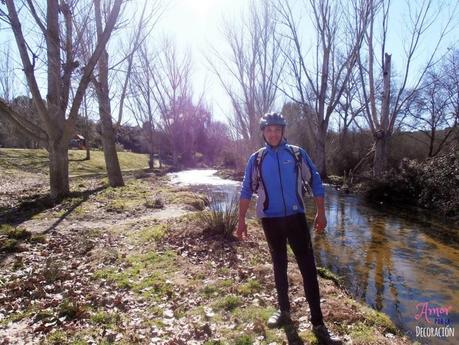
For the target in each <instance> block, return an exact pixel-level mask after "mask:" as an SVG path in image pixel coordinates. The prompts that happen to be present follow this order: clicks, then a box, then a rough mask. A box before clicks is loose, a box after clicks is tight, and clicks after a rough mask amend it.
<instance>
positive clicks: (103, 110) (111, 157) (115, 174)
mask: <svg viewBox="0 0 459 345" xmlns="http://www.w3.org/2000/svg"><path fill="white" fill-rule="evenodd" d="M101 78H102V77H101ZM96 89H98V90H97V98H98V101H99V115H100V122H101V127H102V146H103V148H104V158H105V166H106V168H107V175H108V181H109V184H110V186H111V187H119V186H124V181H123V176H122V175H121V169H120V163H119V161H118V154H117V153H116V144H115V131H114V130H113V123H112V116H111V110H110V99H109V97H108V90H107V92H104V91H102V90H100V89H99V88H96Z"/></svg>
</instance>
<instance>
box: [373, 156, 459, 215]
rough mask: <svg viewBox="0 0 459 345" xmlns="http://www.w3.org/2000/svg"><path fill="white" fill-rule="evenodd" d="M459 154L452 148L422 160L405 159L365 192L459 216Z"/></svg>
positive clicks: (394, 201)
mask: <svg viewBox="0 0 459 345" xmlns="http://www.w3.org/2000/svg"><path fill="white" fill-rule="evenodd" d="M457 190H459V157H458V156H457V153H455V148H454V147H451V149H450V151H449V152H448V153H446V154H443V155H440V156H436V157H433V158H429V159H427V160H425V161H423V162H417V161H414V160H408V159H404V160H402V162H401V163H400V166H399V167H398V169H393V170H391V171H389V172H388V173H387V174H385V175H384V177H383V178H381V179H378V180H375V181H373V183H372V185H371V187H369V188H368V190H367V191H366V196H367V198H369V199H370V200H375V201H388V202H391V203H397V202H402V203H406V204H411V205H415V206H419V207H422V208H426V209H431V210H433V211H436V212H439V213H440V214H442V215H444V216H447V217H451V218H453V219H457V218H458V217H459V212H458V210H459V194H458V193H457Z"/></svg>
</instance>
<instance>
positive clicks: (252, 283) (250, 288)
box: [238, 279, 262, 296]
mask: <svg viewBox="0 0 459 345" xmlns="http://www.w3.org/2000/svg"><path fill="white" fill-rule="evenodd" d="M261 290H262V286H261V284H260V283H259V282H258V281H257V280H255V279H250V280H249V281H247V282H246V283H244V284H242V285H240V286H239V287H238V291H239V293H241V294H242V295H244V296H249V295H252V294H254V293H256V292H260V291H261Z"/></svg>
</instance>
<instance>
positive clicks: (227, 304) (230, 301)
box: [214, 295, 242, 311]
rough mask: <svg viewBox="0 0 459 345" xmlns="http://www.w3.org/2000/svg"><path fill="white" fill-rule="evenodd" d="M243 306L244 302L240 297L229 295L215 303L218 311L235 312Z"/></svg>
mask: <svg viewBox="0 0 459 345" xmlns="http://www.w3.org/2000/svg"><path fill="white" fill-rule="evenodd" d="M241 304H242V300H241V298H240V297H239V296H235V295H227V296H225V297H222V298H220V299H218V300H217V301H216V302H215V303H214V307H215V308H216V309H217V310H219V309H220V310H221V309H223V310H226V311H234V310H235V309H236V308H237V307H239V306H240V305H241Z"/></svg>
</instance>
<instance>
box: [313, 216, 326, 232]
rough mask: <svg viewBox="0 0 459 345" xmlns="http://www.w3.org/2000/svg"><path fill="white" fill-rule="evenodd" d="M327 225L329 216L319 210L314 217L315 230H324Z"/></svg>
mask: <svg viewBox="0 0 459 345" xmlns="http://www.w3.org/2000/svg"><path fill="white" fill-rule="evenodd" d="M326 226H327V218H326V217H325V214H324V213H322V212H318V213H317V214H316V217H315V218H314V231H317V232H323V231H324V230H325V227H326Z"/></svg>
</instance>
